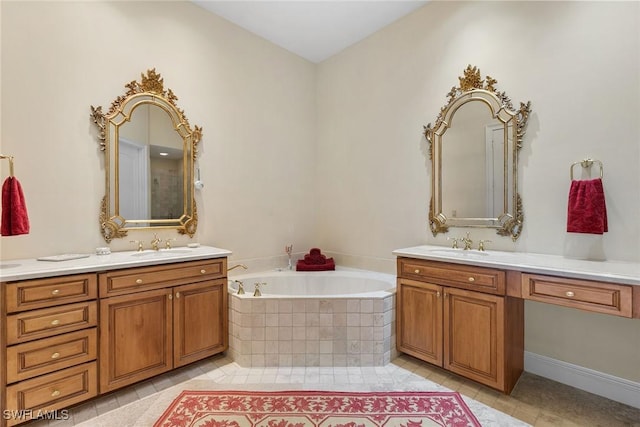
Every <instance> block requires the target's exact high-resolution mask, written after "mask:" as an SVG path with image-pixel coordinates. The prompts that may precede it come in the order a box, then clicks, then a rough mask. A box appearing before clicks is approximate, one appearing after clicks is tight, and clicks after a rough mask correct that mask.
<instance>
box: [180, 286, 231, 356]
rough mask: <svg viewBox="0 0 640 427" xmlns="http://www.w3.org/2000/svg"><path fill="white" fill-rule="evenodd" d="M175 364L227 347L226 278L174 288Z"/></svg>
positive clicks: (220, 350)
mask: <svg viewBox="0 0 640 427" xmlns="http://www.w3.org/2000/svg"><path fill="white" fill-rule="evenodd" d="M173 302H174V312H173V334H174V335H173V337H174V338H173V342H174V345H173V357H174V365H175V367H178V366H182V365H185V364H187V363H191V362H193V361H196V360H199V359H203V358H205V357H208V356H211V355H213V354H216V353H220V352H222V351H224V350H226V349H227V346H228V335H229V334H228V322H227V318H228V314H227V281H226V280H225V279H219V280H208V281H205V282H201V283H196V284H192V285H184V286H179V287H176V288H174V299H173Z"/></svg>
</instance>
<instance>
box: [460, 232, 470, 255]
mask: <svg viewBox="0 0 640 427" xmlns="http://www.w3.org/2000/svg"><path fill="white" fill-rule="evenodd" d="M460 240H461V241H462V243H464V248H463V249H464V250H465V251H468V250H469V249H471V245H472V244H473V240H471V238H470V237H469V233H468V232H467V236H466V237H463V238H461V239H460Z"/></svg>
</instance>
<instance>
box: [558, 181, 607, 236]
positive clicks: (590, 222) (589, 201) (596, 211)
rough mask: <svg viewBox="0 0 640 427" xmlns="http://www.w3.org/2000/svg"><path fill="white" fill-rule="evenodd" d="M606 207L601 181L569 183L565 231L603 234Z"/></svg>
mask: <svg viewBox="0 0 640 427" xmlns="http://www.w3.org/2000/svg"><path fill="white" fill-rule="evenodd" d="M607 228H608V226H607V207H606V205H605V200H604V189H603V187H602V179H600V178H596V179H587V180H580V181H575V180H574V181H571V189H570V190H569V207H568V210H567V231H568V232H569V233H588V234H603V233H604V232H606V231H608V230H607Z"/></svg>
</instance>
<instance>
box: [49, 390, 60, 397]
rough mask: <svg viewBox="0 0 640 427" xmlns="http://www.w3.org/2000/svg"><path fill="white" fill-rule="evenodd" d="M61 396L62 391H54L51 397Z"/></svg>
mask: <svg viewBox="0 0 640 427" xmlns="http://www.w3.org/2000/svg"><path fill="white" fill-rule="evenodd" d="M57 396H60V390H53V391H52V392H51V397H57Z"/></svg>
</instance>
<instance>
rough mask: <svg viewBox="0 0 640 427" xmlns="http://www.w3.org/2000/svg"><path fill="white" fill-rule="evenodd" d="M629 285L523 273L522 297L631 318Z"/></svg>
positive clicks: (630, 290)
mask: <svg viewBox="0 0 640 427" xmlns="http://www.w3.org/2000/svg"><path fill="white" fill-rule="evenodd" d="M632 292H633V289H632V287H631V286H627V285H618V284H615V283H606V282H595V281H590V280H578V279H567V278H563V277H554V276H544V275H537V274H526V273H524V274H522V297H523V298H525V299H529V300H532V301H540V302H545V303H550V304H556V305H561V306H565V307H571V308H578V309H582V310H587V311H594V312H597V313H606V314H613V315H617V316H622V317H631V314H632V313H631V311H632V304H631V303H632V300H631V299H632Z"/></svg>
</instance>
